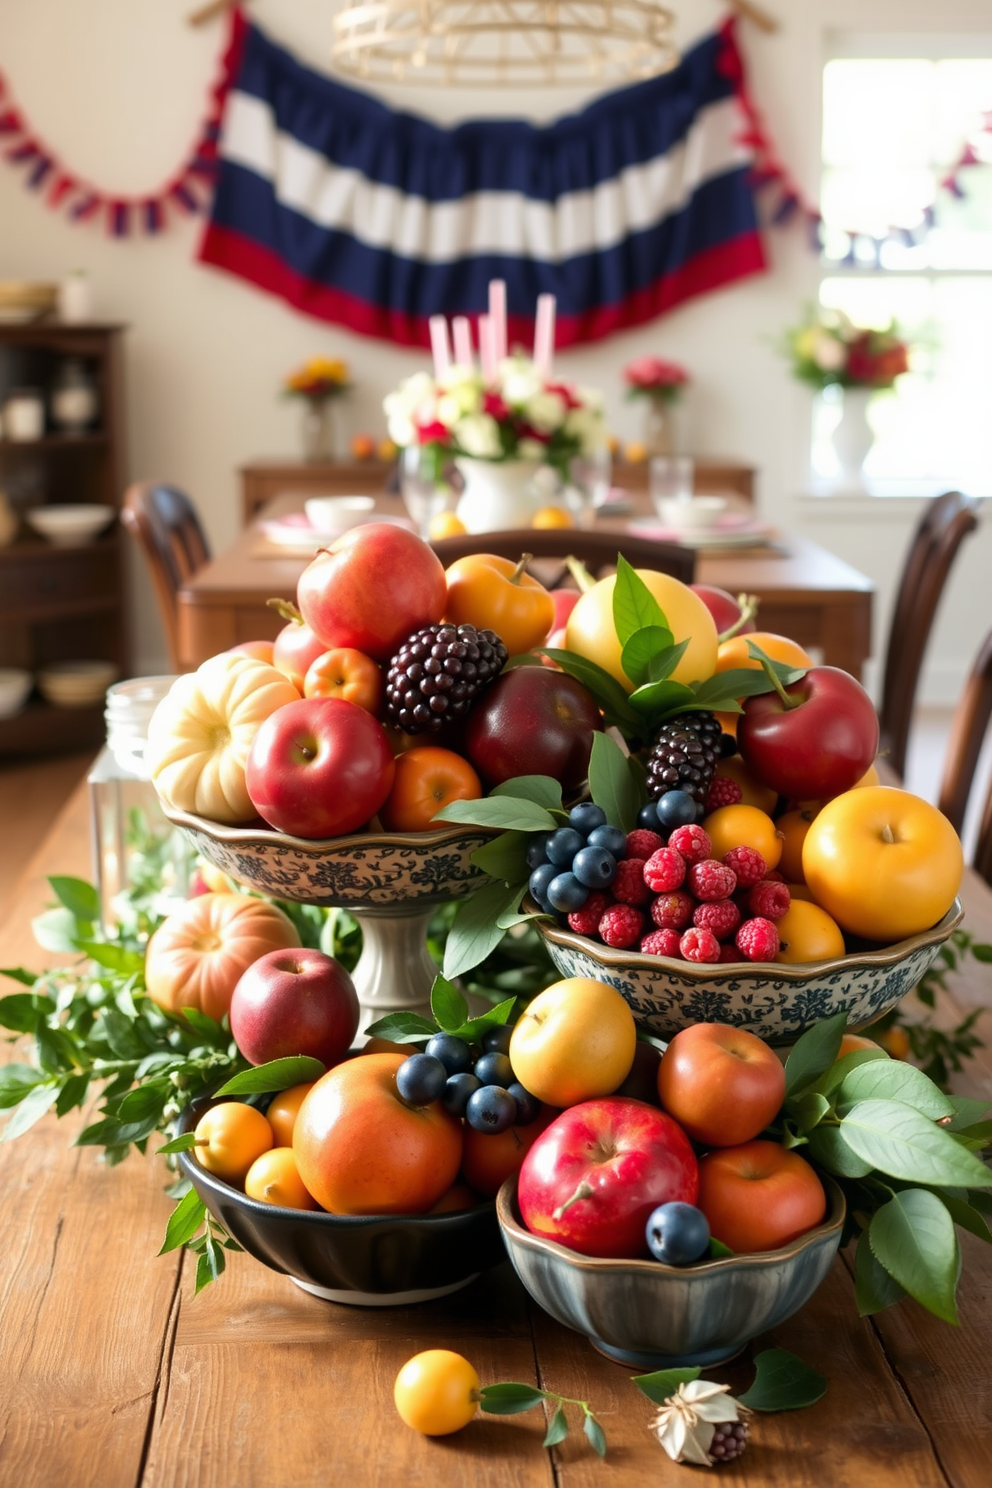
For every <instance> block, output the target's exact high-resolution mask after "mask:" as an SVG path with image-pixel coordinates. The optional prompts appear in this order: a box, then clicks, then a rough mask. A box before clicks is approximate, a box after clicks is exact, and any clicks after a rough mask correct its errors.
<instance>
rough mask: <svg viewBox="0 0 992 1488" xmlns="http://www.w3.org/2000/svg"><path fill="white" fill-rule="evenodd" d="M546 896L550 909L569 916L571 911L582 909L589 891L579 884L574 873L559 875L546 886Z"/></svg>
mask: <svg viewBox="0 0 992 1488" xmlns="http://www.w3.org/2000/svg"><path fill="white" fill-rule="evenodd" d="M547 896H548V903H549V904H550V905H551V908H552V909H560V910H561V912H562V914H571V913H572V911H573V910H575V909H581V908H582V906H583V904H585V902H586V900H587V899H588V898H589V890H588V889H587V888H586V886H585V884H582V883H579V880H578V879H577V878H576V876H575V874H574V873H559V874H558V876H557V877H556V878H553V879H552V880H551V882H550V883H549V884H548V890H547Z"/></svg>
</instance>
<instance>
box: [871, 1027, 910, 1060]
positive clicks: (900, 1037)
mask: <svg viewBox="0 0 992 1488" xmlns="http://www.w3.org/2000/svg"><path fill="white" fill-rule="evenodd" d="M878 1038H879V1042H880V1043H881V1045H882V1047H883V1049H884V1050H885V1052H886V1053H887V1054H888V1055H889V1056H890V1057H891V1058H892V1059H908V1058H909V1054H910V1043H909V1034H908V1033H907V1032H906V1030H905V1028H900V1027H898V1025H896V1026H895V1027H893V1028H887V1029H886V1030H885V1032H884V1033H880V1034H879V1035H878Z"/></svg>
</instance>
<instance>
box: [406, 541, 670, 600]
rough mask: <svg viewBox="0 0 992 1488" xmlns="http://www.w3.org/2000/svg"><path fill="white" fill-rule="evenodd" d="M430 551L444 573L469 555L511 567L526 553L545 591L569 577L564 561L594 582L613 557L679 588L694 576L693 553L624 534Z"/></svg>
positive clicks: (449, 545) (466, 544)
mask: <svg viewBox="0 0 992 1488" xmlns="http://www.w3.org/2000/svg"><path fill="white" fill-rule="evenodd" d="M431 547H432V548H433V549H434V551H435V553H436V554H437V556H438V557H439V558H440V560H441V562H442V563H443V564H444V566H445V568H447V567H448V565H449V564H451V563H455V562H457V560H458V559H459V558H467V557H469V555H470V554H472V553H494V554H495V555H496V557H497V558H509V559H511V560H512V561H513V562H516V561H517V560H518V559H519V558H520V557H521V556H522V555H523V554H524V553H529V554H530V555H531V559H532V561H531V562H529V563H528V564H527V569H528V572H530V571H532V570H533V572H534V573H535V576H536V577H537V578H539V579H540V581H541V583H542V584H544V586H545V588H548V589H554V588H555V587H556V586H557V585H558V584H559V583H560V582H561V580H562V579H563V578H567V577H568V569H567V568H566V567H565V559H566V558H567V557H570V558H577V559H578V560H579V562H580V563H583V564H584V565H585V567H586V568H587V569H588V570H589V572H590V573H591V574H592V575H593V576H594V577H595V578H599V577H600V576H601V575H602V574H603V573H604V571H609V572H612V571H613V569H614V568H616V563H617V554H618V553H622V554H623V556H624V557H625V558H626V559H627V562H628V563H631V564H633V566H634V567H635V568H650V569H654V570H655V572H656V573H665V574H671V575H672V577H673V578H676V579H681V580H682V582H683V583H684V584H691V583H692V581H693V577H694V575H695V572H696V555H695V552H694V551H693V549H692V548H683V547H681V546H680V545H679V544H678V543H665V542H655V541H654V539H653V538H649V537H628V536H627V534H626V533H623V532H585V531H582V530H579V529H573V528H566V529H561V528H539V527H521V528H515V529H513V530H511V531H508V532H481V533H478V534H477V535H476V536H474V537H473V536H465V537H441V538H438V539H437V540H436V541H435V542H432V543H431Z"/></svg>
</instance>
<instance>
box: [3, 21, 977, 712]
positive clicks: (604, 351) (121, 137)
mask: <svg viewBox="0 0 992 1488" xmlns="http://www.w3.org/2000/svg"><path fill="white" fill-rule="evenodd" d="M764 3H765V4H767V6H768V8H769V9H771V10H772V11H774V12H776V13H777V14H778V15H779V18H780V20H781V22H782V26H781V29H780V30H779V32H778V33H777V34H775V35H774V36H771V37H767V36H765V35H763V34H762V33H759V32H757V31H756V30H755V29H754V28H753V27H746V26H745V27H743V28H742V41H743V45H744V47H745V49H746V52H747V55H748V59H749V63H750V69H751V77H752V83H753V87H754V92H755V94H756V96H757V98H758V99H759V100H760V102H761V105H762V107H763V109H764V110H765V113H766V116H767V120H768V123H769V125H770V128H771V131H772V134H773V136H774V137H775V138H776V139H777V140H778V142H779V144H780V147H781V149H782V152H783V154H784V157H785V158H786V160H787V161H788V162H789V163H790V165H791V167H792V169H793V170H794V172H795V173H796V175H797V176H798V177H799V179H800V180H802V181H803V182H804V183H805V185H806V187H807V189H808V190H809V191H810V192H811V193H815V188H816V180H817V161H818V132H819V118H818V97H819V75H820V68H821V65H822V56H823V43H824V35H825V32H826V29H827V28H837V29H852V30H864V31H868V30H870V31H875V32H877V31H885V30H887V29H889V30H901V31H926V30H928V29H934V28H939V30H940V31H941V33H944V34H946V33H947V32H949V31H954V30H960V31H969V30H970V31H977V30H982V29H986V28H987V26H988V0H944V3H943V4H942V5H941V6H940V7H939V9H938V8H937V7H934V6H933V5H932V3H930V0H799V3H797V0H764ZM674 4H675V8H676V9H677V11H678V13H679V18H680V38H681V40H682V41H683V42H687V41H691V40H692V39H693V38H694V37H695V36H696V35H698V34H700V32H702V31H703V30H705V29H706V28H708V27H709V26H711V25H712V24H714V23H715V22H716V21H717V20H718V19H719V17H720V8H719V7H718V6H717V5H716V4H714V3H711V0H674ZM193 8H194V0H86V3H85V4H81V3H80V0H30V4H25V3H24V0H0V70H2V72H3V74H4V76H5V77H6V79H7V81H8V84H9V86H10V87H11V89H12V91H13V93H14V94H15V96H16V98H17V100H18V102H19V104H20V105H21V107H22V108H23V110H24V112H25V114H26V115H27V118H28V119H29V120H30V122H31V124H32V126H33V127H34V129H35V131H36V132H37V134H38V135H39V136H40V138H41V139H42V140H44V141H45V142H47V143H48V144H49V146H50V147H51V148H52V149H53V150H54V151H55V152H56V153H57V154H58V155H59V156H60V157H61V159H62V160H64V162H65V163H66V165H67V166H68V167H69V168H71V169H73V170H74V171H75V172H76V173H77V174H79V175H80V176H84V177H89V178H90V179H92V180H93V181H94V182H95V183H97V184H98V185H99V186H101V187H102V188H103V189H105V190H108V191H114V190H119V191H121V192H141V191H144V190H148V189H149V188H154V186H155V185H156V184H157V183H158V182H159V181H161V180H163V179H165V178H166V177H168V175H169V174H170V173H171V171H172V170H173V168H174V167H175V165H176V163H177V161H179V160H180V159H181V158H182V156H183V154H184V152H185V151H186V150H187V148H188V146H189V144H190V141H191V140H192V138H193V137H194V136H195V134H196V131H197V128H198V125H199V122H200V120H201V118H202V116H203V113H204V110H205V105H206V99H207V93H208V89H209V86H210V84H211V81H212V80H213V79H214V77H215V76H216V59H217V56H218V53H219V50H220V47H221V40H222V35H223V31H222V28H221V27H220V26H219V25H218V24H217V23H213V24H212V25H210V26H207V27H204V28H201V29H197V30H194V29H192V28H190V27H188V26H187V25H186V24H185V16H186V14H187V12H188V11H190V10H191V9H193ZM332 10H333V7H332V6H331V5H330V4H329V3H328V0H256V3H255V4H254V5H253V6H252V7H251V13H252V14H253V15H254V16H255V17H257V19H258V21H259V22H260V23H261V24H262V25H264V26H265V27H267V29H268V30H269V32H270V34H272V35H273V36H274V37H275V38H276V39H278V40H280V41H282V42H283V43H284V44H286V45H288V46H290V47H292V48H294V49H295V50H297V51H298V53H299V54H300V55H301V57H303V58H304V60H306V61H307V62H308V63H309V64H310V65H312V66H315V67H322V66H327V65H329V60H328V59H329V49H330V16H331V14H332ZM389 101H390V102H393V103H396V104H399V105H402V106H404V107H408V108H414V109H417V110H419V111H421V112H424V113H430V114H431V115H432V116H433V117H435V118H438V119H442V120H449V119H454V118H457V117H466V116H471V115H475V116H479V115H481V114H497V113H513V114H523V113H527V114H530V115H532V116H534V117H538V118H547V117H550V116H552V115H554V114H556V113H559V112H562V111H565V110H568V109H570V108H573V107H575V106H576V104H578V103H580V102H581V101H582V100H581V97H580V95H578V94H576V93H574V92H567V91H565V90H546V91H545V92H544V93H543V94H541V95H539V96H537V95H535V96H524V95H520V94H517V95H514V94H512V93H510V92H489V93H486V92H473V93H466V92H451V93H447V94H445V93H438V92H427V91H424V92H420V91H418V90H416V89H414V88H405V89H396V90H394V91H392V92H391V93H390V94H389ZM199 230H200V229H199V225H198V224H195V223H191V222H182V223H179V224H178V225H176V226H172V227H171V228H170V230H169V231H168V232H167V233H165V234H163V235H162V236H161V237H160V238H158V239H148V238H144V237H141V238H132V239H129V240H127V241H124V242H117V241H112V240H110V239H109V238H107V237H106V236H105V235H103V234H102V233H101V231H100V230H99V229H97V228H96V227H94V226H86V227H76V226H72V225H70V223H69V222H68V220H67V219H66V218H65V217H64V216H61V215H59V214H58V213H55V212H52V211H49V210H48V209H47V208H46V207H45V206H44V204H43V203H42V201H40V200H39V199H38V197H37V196H35V195H34V194H33V193H31V192H28V191H26V190H25V189H24V187H23V185H22V179H21V174H20V172H19V170H15V169H13V168H11V167H10V166H8V165H6V164H4V163H2V162H0V278H44V279H49V278H51V279H57V278H59V277H61V275H62V274H63V273H64V272H65V271H66V270H67V269H69V268H73V267H84V268H86V269H87V270H88V271H89V273H90V275H91V278H92V280H93V282H94V285H95V289H96V299H97V309H98V312H99V315H100V317H101V318H106V319H111V320H120V321H123V322H126V323H127V324H128V325H129V327H130V330H129V333H128V338H127V347H128V352H127V367H128V395H129V465H130V472H131V475H132V476H135V477H137V476H142V477H143V476H163V477H167V478H169V479H171V480H174V481H176V482H178V483H179V484H180V485H182V486H184V487H186V488H187V489H188V490H189V491H190V493H191V494H192V495H193V496H194V498H195V499H196V501H197V503H198V504H199V506H200V508H201V510H202V512H203V515H204V518H205V521H206V525H207V527H208V529H209V532H210V536H211V539H212V540H213V542H214V543H215V545H222V544H225V543H227V542H228V541H230V539H231V538H232V537H233V536H234V534H235V532H236V531H237V528H238V524H239V518H238V505H239V503H238V485H237V477H236V468H237V466H238V465H239V464H241V463H243V462H244V461H246V460H248V459H251V458H252V457H253V456H257V455H269V456H279V455H285V456H289V457H292V456H294V455H295V454H296V452H297V428H296V418H297V415H298V410H297V409H296V407H295V406H294V405H292V404H291V403H287V402H285V401H282V400H280V399H279V397H278V396H277V388H278V384H279V381H280V378H281V377H282V376H283V375H284V373H285V372H286V371H287V370H289V369H290V368H291V367H292V366H294V365H295V364H296V363H297V362H298V361H299V360H301V359H303V358H305V357H307V356H310V355H313V354H315V353H327V354H333V355H341V356H343V357H345V358H346V360H347V361H348V362H349V364H350V365H351V367H352V371H353V376H354V379H355V382H356V383H357V387H356V390H355V393H354V395H353V397H352V398H351V399H350V400H349V403H348V405H347V411H346V415H345V417H346V421H347V427H348V429H349V431H350V432H355V431H357V430H359V429H361V430H372V431H378V430H381V428H382V419H381V414H380V411H379V409H380V403H381V399H382V396H383V394H384V393H385V392H386V391H388V389H389V388H390V387H391V386H392V385H393V384H394V383H395V382H396V381H397V380H398V379H399V378H400V377H402V376H405V375H407V374H408V373H409V372H411V371H413V370H414V369H416V368H417V367H418V366H420V365H422V363H423V357H422V356H421V355H419V354H418V353H415V352H409V351H397V350H394V349H393V348H392V347H390V346H387V345H386V344H384V343H382V342H377V341H370V340H365V339H362V338H360V337H356V336H351V335H349V334H348V333H346V332H345V331H343V330H340V329H338V328H336V327H333V326H328V325H324V324H323V323H320V322H316V321H311V320H308V319H306V318H305V317H303V316H300V315H298V314H297V313H296V312H295V311H293V310H291V309H289V308H288V307H286V306H285V305H283V304H282V303H281V302H280V301H278V300H275V299H271V298H269V297H267V296H265V295H263V294H261V293H260V292H258V291H256V290H254V289H253V288H251V287H250V286H249V285H247V284H245V283H242V282H240V281H239V280H236V279H234V278H230V277H228V276H227V275H225V274H222V273H219V272H217V271H216V270H213V269H207V268H203V267H201V266H199V265H198V264H197V263H196V261H195V256H194V255H195V247H196V243H197V239H198V236H199ZM767 240H768V247H769V253H770V257H771V264H772V268H771V272H770V273H769V274H767V275H765V276H764V277H762V278H754V279H750V280H746V281H744V282H743V283H742V284H739V285H736V286H732V287H730V288H729V289H726V290H723V291H720V292H718V293H716V294H713V295H710V296H708V297H706V298H704V299H702V300H699V301H696V302H694V303H692V304H690V305H688V306H686V307H684V308H682V309H680V310H677V311H676V312H675V313H673V314H671V315H669V316H667V317H664V318H663V319H661V320H659V321H656V322H655V323H654V324H653V325H651V326H648V327H646V328H644V329H643V330H639V331H636V332H630V333H627V334H625V335H622V336H617V337H615V338H613V339H612V340H609V341H607V342H604V343H600V344H597V345H595V346H591V347H589V348H587V349H584V350H578V351H574V352H570V353H568V354H567V355H564V356H563V357H562V358H561V365H562V369H563V371H565V372H566V373H567V374H568V375H571V376H574V377H576V378H578V379H580V380H582V381H585V382H590V383H596V384H598V385H599V386H600V387H602V388H603V389H604V390H605V391H606V393H607V395H608V400H609V406H610V414H611V422H612V425H613V427H614V428H615V430H616V432H617V433H618V434H619V435H620V436H621V437H622V438H624V439H631V438H635V437H636V436H637V434H638V432H639V416H638V409H637V407H636V406H634V405H630V404H626V403H624V402H623V400H622V396H621V388H620V372H621V369H622V367H623V366H624V364H625V363H626V362H627V361H628V360H629V359H630V358H631V357H632V356H633V355H635V354H638V353H641V352H646V351H651V352H658V353H661V354H664V355H669V356H672V357H674V358H676V359H678V360H681V361H684V362H685V363H686V364H687V365H688V367H689V368H690V369H691V371H692V373H693V377H694V387H693V389H692V392H691V396H690V397H689V399H688V400H687V407H686V418H687V421H688V425H689V444H690V447H692V448H694V449H695V451H696V452H699V453H709V454H714V455H720V454H724V455H732V456H739V457H741V458H742V459H745V460H748V461H751V462H753V463H754V464H755V465H757V466H758V467H759V469H760V471H761V478H760V501H761V506H762V509H763V511H764V512H765V513H766V514H767V515H768V516H769V517H770V518H771V519H772V520H774V521H779V522H781V523H783V524H784V525H787V526H789V527H793V528H796V529H799V530H801V531H803V532H805V533H807V534H808V535H809V536H811V537H813V538H815V539H816V540H818V541H820V542H822V543H824V544H825V545H826V546H827V547H829V548H831V549H833V550H834V551H835V552H837V553H839V554H841V555H842V556H843V557H845V558H847V559H848V560H849V561H850V562H852V563H853V564H855V565H856V566H857V567H858V568H860V569H862V570H863V571H865V572H866V573H868V574H870V575H871V577H872V578H873V579H874V580H875V582H876V584H877V585H878V603H877V606H876V651H877V650H878V648H879V646H880V645H881V644H882V643H883V642H884V636H885V633H886V629H887V615H888V608H889V603H890V599H891V593H892V587H893V582H894V579H895V577H896V575H897V573H898V568H899V563H900V561H901V557H902V553H903V550H904V548H905V545H906V543H907V542H908V538H909V533H910V531H911V528H912V525H913V523H914V521H915V519H916V516H917V514H918V510H919V507H918V505H917V504H915V503H913V502H906V501H900V502H887V501H886V502H884V503H883V502H881V501H876V502H866V503H861V504H859V503H851V502H845V503H844V504H843V506H842V507H836V508H832V509H831V508H828V507H827V506H821V505H816V504H813V503H811V502H809V501H805V500H803V499H802V491H803V486H804V483H805V479H806V472H807V468H808V443H809V423H810V394H809V393H808V391H807V390H805V389H804V388H802V387H800V386H799V385H798V384H795V383H793V382H792V381H790V378H789V376H788V373H787V370H786V368H785V366H784V364H783V363H782V362H781V361H780V359H779V358H778V356H777V355H776V353H775V351H774V350H773V347H772V341H773V340H774V338H776V337H777V336H778V335H779V334H780V332H781V330H782V328H783V327H784V326H786V325H788V324H790V323H791V322H793V321H794V320H795V318H796V316H797V314H798V313H799V311H800V308H801V306H802V304H803V302H804V301H805V300H808V299H810V298H812V297H813V294H814V291H815V283H816V276H817V263H816V259H815V257H814V256H813V254H812V253H810V252H809V250H808V248H807V246H806V244H805V240H804V238H803V235H802V232H801V231H800V230H798V229H795V230H786V231H778V230H776V231H773V232H769V234H768V239H767ZM990 571H992V524H990V523H986V524H985V528H984V530H983V531H982V532H981V533H979V535H978V537H977V538H975V539H973V540H972V542H971V544H970V547H969V549H968V550H966V552H965V554H964V556H963V558H962V560H961V564H960V568H959V570H958V573H957V576H956V581H955V584H954V588H953V592H952V593H950V594H949V595H948V597H947V602H946V604H945V608H944V611H943V613H942V615H941V618H940V622H939V625H938V628H937V633H936V636H935V640H934V645H933V647H932V650H931V654H930V659H929V664H928V669H927V676H926V680H925V696H926V697H927V699H928V700H929V701H932V702H933V701H944V700H947V701H950V700H953V698H954V697H955V696H956V694H957V691H958V689H959V687H960V684H961V680H962V678H963V676H964V673H965V670H966V668H967V665H968V661H969V658H970V656H971V654H972V653H973V651H974V650H975V649H976V647H977V644H978V640H979V637H980V636H981V635H982V634H984V632H985V631H986V630H987V629H988V627H989V625H990V624H992V594H990V588H989V585H988V582H987V579H986V578H985V575H987V574H988V573H989V572H990ZM134 608H135V625H136V642H137V644H136V652H137V662H138V667H139V669H140V670H148V671H154V670H158V669H160V667H161V665H162V655H163V651H162V643H161V636H160V632H159V629H158V624H157V619H156V617H155V614H154V611H153V608H152V606H151V604H150V602H149V598H148V595H147V594H146V593H144V592H136V594H135V606H134Z"/></svg>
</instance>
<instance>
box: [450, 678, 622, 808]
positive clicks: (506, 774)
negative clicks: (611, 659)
mask: <svg viewBox="0 0 992 1488" xmlns="http://www.w3.org/2000/svg"><path fill="white" fill-rule="evenodd" d="M602 727H603V720H602V717H601V715H600V712H599V709H598V708H597V706H596V703H595V701H594V699H593V697H592V694H591V693H590V692H588V691H587V689H586V688H585V687H583V685H582V683H581V682H577V681H576V680H575V678H574V677H569V676H567V675H566V674H565V673H564V672H558V671H553V670H551V669H550V668H549V667H542V666H523V667H516V668H515V669H514V670H513V671H512V672H504V673H503V675H502V676H501V677H499V678H498V679H497V680H496V681H495V682H494V683H493V685H492V686H491V687H489V688H487V689H486V691H485V692H484V693H483V695H482V697H481V698H480V700H479V702H478V703H476V705H475V707H474V708H473V709H472V711H471V713H470V714H469V715H468V719H467V721H466V724H465V748H466V752H467V754H468V757H469V759H470V760H471V761H472V764H473V765H474V766H475V768H476V770H478V772H479V774H480V775H481V776H482V778H483V780H484V781H485V783H486V785H487V786H494V785H499V784H501V782H502V781H504V780H509V779H511V777H512V776H514V775H551V776H552V777H553V778H554V779H555V780H560V781H561V783H562V785H563V786H566V787H567V788H571V787H572V786H576V785H580V784H581V783H582V781H583V780H584V779H585V777H586V771H587V769H588V767H589V755H590V754H591V752H592V740H593V735H594V734H595V733H597V732H598V731H599V730H600V729H602Z"/></svg>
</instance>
